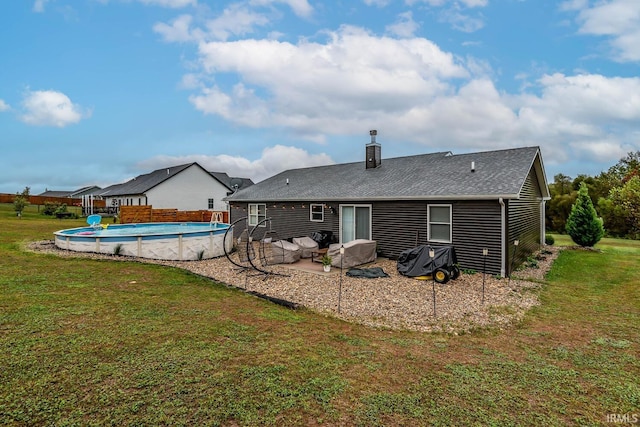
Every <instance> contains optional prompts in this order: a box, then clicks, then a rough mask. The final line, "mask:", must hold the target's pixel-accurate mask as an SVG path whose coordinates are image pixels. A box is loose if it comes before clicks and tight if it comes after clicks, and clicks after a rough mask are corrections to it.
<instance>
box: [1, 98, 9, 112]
mask: <svg viewBox="0 0 640 427" xmlns="http://www.w3.org/2000/svg"><path fill="white" fill-rule="evenodd" d="M10 109H11V107H10V106H9V104H7V103H6V102H4V100H3V99H0V113H2V112H3V111H9V110H10Z"/></svg>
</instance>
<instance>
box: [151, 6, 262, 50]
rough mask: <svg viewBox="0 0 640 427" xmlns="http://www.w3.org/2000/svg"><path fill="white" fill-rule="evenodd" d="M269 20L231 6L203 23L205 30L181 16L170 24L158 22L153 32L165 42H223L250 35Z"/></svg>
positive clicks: (188, 18)
mask: <svg viewBox="0 0 640 427" xmlns="http://www.w3.org/2000/svg"><path fill="white" fill-rule="evenodd" d="M268 23H269V20H268V19H267V18H266V17H265V16H264V15H262V14H259V13H257V12H254V11H252V10H250V9H248V8H246V7H245V6H243V5H240V4H232V5H230V6H229V7H228V8H226V9H224V11H223V12H222V13H221V14H220V16H218V17H216V18H214V19H210V20H207V21H205V22H204V27H205V29H202V28H198V27H194V26H193V25H192V24H193V16H191V15H181V16H178V17H177V18H175V19H174V20H173V21H171V23H170V24H166V23H163V22H158V23H156V24H155V25H154V26H153V30H154V31H155V32H156V33H158V34H160V35H161V36H162V38H163V39H164V40H165V41H167V42H189V41H208V40H222V41H225V40H227V39H229V38H230V37H232V36H243V35H246V34H250V33H252V32H253V31H254V30H255V28H256V27H259V26H265V25H267V24H268Z"/></svg>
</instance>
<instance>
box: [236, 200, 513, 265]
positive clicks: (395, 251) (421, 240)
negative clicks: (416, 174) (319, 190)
mask: <svg viewBox="0 0 640 427" xmlns="http://www.w3.org/2000/svg"><path fill="white" fill-rule="evenodd" d="M345 204H348V202H345ZM358 204H369V205H371V206H372V212H371V217H372V239H373V240H376V241H377V243H378V244H377V249H378V254H379V255H380V256H383V257H387V258H391V259H397V257H398V256H399V255H400V253H401V252H402V251H404V250H405V249H410V248H414V247H416V246H417V245H422V244H429V242H428V241H427V205H428V204H429V202H428V201H415V202H411V201H398V202H359V203H358ZM437 204H447V205H451V207H452V217H453V219H452V220H453V229H452V240H453V241H452V244H453V246H454V247H455V249H456V254H457V255H458V261H459V264H460V267H461V268H463V269H474V270H476V271H482V268H483V257H482V249H483V248H487V249H488V250H489V256H488V257H487V260H486V271H487V273H490V274H499V273H500V268H501V262H500V260H501V258H500V257H501V253H500V249H501V247H500V237H501V232H500V225H501V224H500V204H499V203H498V201H497V200H495V201H492V200H490V201H457V202H445V203H443V202H438V203H437ZM303 206H304V208H303ZM330 206H333V207H334V209H335V210H336V214H332V213H331V212H330V209H329V207H330ZM338 211H339V203H337V202H332V203H330V204H328V205H327V206H326V207H325V221H324V222H322V223H319V222H311V221H310V220H309V204H308V203H304V204H303V203H284V204H283V203H276V204H275V207H274V204H273V203H272V204H267V216H268V217H270V218H271V219H272V227H273V229H274V230H275V232H276V233H277V235H278V237H279V238H281V239H291V238H293V237H299V236H308V235H310V234H311V233H312V232H314V231H319V230H330V231H333V233H334V234H335V235H336V236H338V233H339V225H340V224H339V217H338ZM246 216H247V205H246V204H238V203H233V204H232V207H231V221H234V220H236V219H238V218H242V217H246ZM440 245H442V244H440V243H433V246H440Z"/></svg>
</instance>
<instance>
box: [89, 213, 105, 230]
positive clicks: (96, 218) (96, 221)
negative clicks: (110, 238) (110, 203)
mask: <svg viewBox="0 0 640 427" xmlns="http://www.w3.org/2000/svg"><path fill="white" fill-rule="evenodd" d="M100 221H102V216H101V215H98V214H93V215H89V216H88V217H87V224H89V225H90V226H92V227H96V226H99V225H100Z"/></svg>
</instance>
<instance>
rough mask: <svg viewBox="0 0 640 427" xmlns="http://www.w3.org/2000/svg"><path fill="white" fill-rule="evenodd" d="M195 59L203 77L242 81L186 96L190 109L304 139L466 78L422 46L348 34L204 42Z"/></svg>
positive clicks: (449, 59)
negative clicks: (290, 131) (287, 130)
mask: <svg viewBox="0 0 640 427" xmlns="http://www.w3.org/2000/svg"><path fill="white" fill-rule="evenodd" d="M199 52H200V60H201V63H202V66H203V69H204V72H206V73H209V74H211V75H215V74H216V73H219V72H220V73H237V74H238V75H239V76H240V80H241V82H239V83H237V84H236V85H234V86H233V88H232V89H231V92H228V91H226V90H225V89H224V88H223V87H220V86H214V87H211V88H208V89H204V90H203V91H202V92H201V93H200V94H197V95H193V96H192V97H191V102H192V103H193V104H194V105H195V106H196V108H197V109H199V110H201V111H203V112H205V113H207V114H217V115H220V116H222V117H224V118H226V119H227V120H230V121H233V122H236V123H239V124H243V125H250V126H255V127H260V126H271V125H275V126H279V125H281V126H291V127H293V128H295V129H297V130H298V131H300V132H301V133H307V132H309V129H313V130H312V131H311V132H310V133H311V134H315V133H316V132H317V128H322V127H324V126H327V125H328V124H329V123H333V125H331V126H330V127H333V128H336V122H337V123H338V125H337V128H338V129H339V128H341V125H340V123H343V124H345V126H346V123H349V122H352V121H354V120H355V121H359V120H363V119H365V118H369V117H371V115H372V114H373V115H380V114H397V113H399V112H401V111H405V110H406V109H407V105H413V104H420V103H423V102H425V101H426V100H427V99H430V98H433V97H434V96H436V95H438V94H441V93H443V92H447V91H449V90H450V87H449V85H448V84H447V83H444V82H443V81H442V80H441V79H450V78H464V77H467V75H468V72H467V70H465V68H464V67H462V66H461V65H460V64H458V63H457V61H456V60H455V59H454V58H453V56H452V55H450V54H448V53H445V52H443V51H441V50H440V49H439V48H438V47H437V46H436V45H435V44H433V43H431V42H430V41H428V40H426V39H421V38H411V39H402V40H398V39H392V38H388V37H382V38H378V37H374V36H372V35H370V34H369V33H367V32H365V31H363V30H361V29H358V28H353V27H343V28H341V29H340V30H339V31H337V32H333V33H329V34H328V40H327V42H326V44H320V43H310V42H306V41H301V42H299V43H298V44H297V45H294V44H291V43H287V42H279V41H275V40H242V41H236V42H228V43H225V42H210V43H201V44H200V45H199ZM255 89H259V91H256V90H255ZM258 93H259V95H258ZM265 93H267V96H265V95H264V94H265ZM314 124H315V125H314ZM338 129H336V131H337V132H338Z"/></svg>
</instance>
